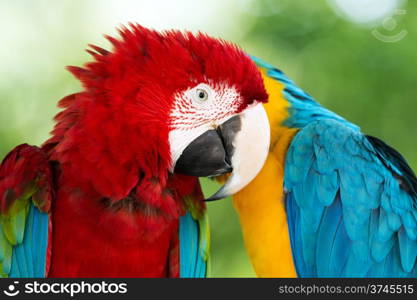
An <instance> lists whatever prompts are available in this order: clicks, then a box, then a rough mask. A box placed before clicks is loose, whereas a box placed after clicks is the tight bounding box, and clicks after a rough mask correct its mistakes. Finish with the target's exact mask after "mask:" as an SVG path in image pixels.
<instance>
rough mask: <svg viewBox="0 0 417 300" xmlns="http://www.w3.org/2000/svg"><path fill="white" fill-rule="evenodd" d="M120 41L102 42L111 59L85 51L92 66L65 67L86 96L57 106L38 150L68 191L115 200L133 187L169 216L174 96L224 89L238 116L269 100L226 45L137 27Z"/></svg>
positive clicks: (240, 56)
mask: <svg viewBox="0 0 417 300" xmlns="http://www.w3.org/2000/svg"><path fill="white" fill-rule="evenodd" d="M120 35H121V38H120V39H115V38H112V37H107V38H108V40H109V41H110V42H111V43H112V44H113V50H112V51H111V52H109V51H106V50H104V49H101V48H99V47H96V46H91V48H92V49H93V50H95V51H91V50H88V51H89V53H91V54H92V55H93V57H94V59H95V60H94V61H93V62H90V63H88V64H86V65H85V67H84V68H79V67H68V69H69V70H70V71H71V72H72V73H73V74H74V75H75V76H76V77H77V78H78V79H79V80H80V81H81V82H82V84H83V87H84V91H83V92H81V93H78V94H75V95H70V96H68V97H66V98H64V99H62V100H61V101H60V104H59V105H60V107H62V108H64V111H62V112H61V113H59V114H58V115H57V116H56V118H55V120H56V121H57V125H56V126H55V129H54V131H53V132H52V134H53V137H52V138H51V139H50V140H49V141H48V142H47V143H46V144H45V145H44V147H45V148H46V149H48V150H49V151H50V155H51V158H52V159H55V160H57V161H59V163H60V165H61V169H62V171H63V173H62V174H63V176H65V179H66V180H67V181H68V182H69V183H70V185H72V186H73V187H78V188H81V190H83V191H94V192H96V193H98V194H99V195H101V196H102V197H106V198H109V199H111V200H112V201H117V200H120V199H122V198H125V197H127V196H128V195H129V193H131V192H132V190H133V189H134V188H135V187H136V186H138V185H139V187H138V188H137V189H136V190H137V191H138V192H139V191H140V194H141V195H142V196H143V195H144V193H145V194H146V195H147V196H146V197H147V198H148V199H147V200H146V201H147V202H149V203H151V204H153V205H157V206H160V207H161V208H162V209H164V210H165V211H169V210H172V209H174V208H173V206H172V205H171V204H172V203H171V204H169V201H163V202H164V203H159V202H161V200H160V199H162V198H164V197H165V196H166V197H168V196H167V195H165V196H164V197H162V196H161V195H164V188H165V186H166V180H167V176H168V169H169V165H170V151H169V144H168V131H169V126H168V124H169V112H170V110H171V107H172V106H173V101H174V94H175V93H177V92H179V91H182V90H185V89H187V88H189V87H192V86H194V85H195V84H196V83H199V82H205V81H208V80H209V81H211V82H224V83H228V84H230V85H233V86H234V87H235V88H236V89H237V91H238V92H239V93H240V95H241V96H242V99H241V103H240V106H239V110H242V109H244V108H245V107H246V106H247V105H249V104H250V103H252V102H253V101H254V100H257V101H262V102H263V101H266V100H267V94H266V92H265V89H264V86H263V83H262V78H261V75H260V73H259V71H258V70H257V68H256V66H255V64H254V63H253V62H252V61H251V59H250V58H249V57H248V56H247V55H246V54H245V53H244V52H243V51H241V50H240V49H239V48H237V47H236V46H234V45H232V44H229V43H227V42H225V41H221V40H217V39H213V38H211V37H208V36H206V35H204V34H197V35H193V34H191V33H189V32H185V33H182V32H179V31H167V32H162V33H160V32H157V31H154V30H150V29H146V28H144V27H141V26H139V25H131V26H130V28H122V29H121V30H120ZM152 195H153V196H152ZM139 196H140V195H139ZM166 197H165V198H166ZM171 202H172V201H171ZM170 213H174V212H172V211H171V212H170Z"/></svg>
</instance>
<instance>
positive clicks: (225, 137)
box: [174, 104, 270, 201]
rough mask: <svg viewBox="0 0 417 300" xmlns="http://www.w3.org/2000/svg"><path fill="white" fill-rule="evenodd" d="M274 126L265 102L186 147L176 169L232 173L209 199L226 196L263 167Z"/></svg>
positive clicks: (203, 173)
mask: <svg viewBox="0 0 417 300" xmlns="http://www.w3.org/2000/svg"><path fill="white" fill-rule="evenodd" d="M269 141H270V128H269V121H268V117H267V115H266V112H265V110H264V108H263V106H262V104H255V105H253V106H251V107H249V108H247V109H245V110H244V111H243V112H242V113H240V114H238V115H236V116H234V117H232V118H230V119H228V120H227V121H226V122H224V123H223V124H221V125H220V126H218V127H217V129H213V130H208V131H206V132H205V133H203V134H202V135H200V136H199V137H197V138H196V139H195V140H194V141H193V142H191V143H190V144H189V145H188V146H187V147H186V148H185V150H184V151H183V153H182V154H181V156H180V157H179V159H178V160H177V162H176V165H175V168H174V172H175V173H181V174H186V175H190V176H198V177H213V176H219V175H222V174H226V173H231V175H230V176H229V178H228V180H227V181H226V183H225V184H224V185H223V186H222V187H221V188H220V190H219V191H217V192H216V193H215V194H214V195H213V196H211V197H209V198H208V199H206V201H213V200H218V199H221V198H226V197H228V196H230V195H232V194H235V193H237V192H238V191H240V190H241V189H242V188H244V187H245V186H246V185H247V184H248V183H249V182H250V181H252V179H254V178H255V177H256V175H257V174H258V173H259V171H260V170H261V169H262V167H263V165H264V163H265V160H266V157H267V155H268V152H269Z"/></svg>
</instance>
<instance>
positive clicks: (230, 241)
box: [0, 0, 417, 277]
mask: <svg viewBox="0 0 417 300" xmlns="http://www.w3.org/2000/svg"><path fill="white" fill-rule="evenodd" d="M57 2H58V1H57ZM57 2H54V3H57ZM242 2H247V3H249V4H250V6H249V7H246V9H244V10H240V11H239V13H238V14H237V15H238V17H236V23H238V24H240V25H239V26H242V34H241V35H239V36H237V37H233V36H232V37H230V35H228V33H227V32H228V28H224V34H223V36H224V37H227V38H229V39H231V40H232V41H234V42H237V43H238V44H240V45H241V46H242V47H243V48H244V49H245V50H247V51H248V52H249V53H250V54H252V55H255V56H258V57H261V58H263V59H264V60H266V61H268V62H269V63H271V64H273V65H275V66H277V67H278V68H280V69H282V70H283V71H284V72H285V73H286V74H287V75H288V76H289V77H290V78H292V79H293V80H295V81H296V82H297V83H298V85H299V86H300V87H301V88H303V89H304V90H306V91H307V92H308V93H310V94H311V95H313V97H314V98H315V99H316V100H317V101H319V102H320V103H322V104H323V105H325V106H326V107H328V108H329V109H331V110H333V111H335V112H337V113H339V114H340V115H342V116H343V117H345V118H347V119H348V120H350V121H352V122H354V123H356V124H357V125H359V126H361V128H362V130H363V131H364V132H365V133H367V134H371V135H375V136H377V137H379V138H381V139H383V140H384V141H386V142H387V143H389V144H390V145H392V146H393V147H395V148H396V149H398V150H399V151H400V152H401V153H403V154H404V156H405V157H406V158H407V160H408V161H409V162H410V164H411V166H412V167H413V168H414V170H417V154H416V152H415V149H416V141H417V130H416V128H417V118H416V111H417V76H416V66H417V55H416V45H417V18H415V16H416V14H417V2H416V1H408V2H406V3H404V5H403V7H402V8H403V9H405V10H406V14H405V15H404V16H398V17H395V19H396V20H397V24H396V25H397V26H396V27H395V28H394V29H395V30H391V31H388V30H387V29H386V28H383V27H382V26H381V25H382V22H383V19H381V20H376V21H374V23H372V24H371V23H370V24H356V23H354V22H351V21H349V20H348V19H346V18H342V17H340V16H341V14H340V12H337V11H336V10H335V7H334V6H333V5H329V3H330V2H331V1H330V0H329V1H311V0H297V1H294V0H279V1H272V0H256V1H241V2H239V3H242ZM59 3H60V4H52V2H51V1H0V24H1V25H3V26H2V28H3V31H4V32H2V36H1V37H0V43H1V44H2V47H1V48H0V55H1V56H0V77H1V80H0V158H1V157H3V156H4V155H5V154H6V153H7V152H8V151H10V150H11V149H12V148H13V147H14V146H15V145H17V144H20V143H23V142H27V143H30V144H40V143H42V141H43V140H45V139H46V138H47V136H48V131H50V129H51V128H52V126H53V122H52V118H53V115H54V114H55V113H56V112H57V108H56V102H57V100H59V99H60V98H62V97H63V96H65V95H67V94H69V93H72V92H75V91H77V90H79V88H80V87H79V84H78V83H77V82H76V81H75V80H74V79H73V78H71V76H70V75H69V74H68V73H67V72H66V71H64V69H63V66H65V65H81V64H82V63H83V62H85V61H87V60H88V56H87V55H86V54H84V53H83V52H82V51H80V50H81V49H83V48H85V47H86V44H87V43H98V44H101V45H103V46H106V44H105V42H104V40H103V39H102V38H101V36H100V33H106V31H104V30H103V29H104V28H105V26H101V27H100V26H98V25H97V26H95V27H94V24H95V23H97V20H98V17H97V16H96V15H95V14H94V13H90V12H91V11H92V7H93V6H94V4H98V3H100V4H101V5H106V2H96V1H92V0H89V1H59ZM219 3H220V2H219ZM236 3H238V2H236ZM118 5H119V4H118ZM120 5H123V1H120ZM219 7H221V5H220V4H219ZM219 9H220V8H219ZM239 9H240V8H239V6H238V5H237V6H236V10H239ZM108 10H111V8H108ZM185 12H187V10H185ZM223 13H224V12H223ZM392 13H394V12H392ZM223 17H225V16H224V14H223V15H220V17H219V14H217V13H216V14H215V15H214V14H213V16H212V18H223ZM136 21H138V22H140V20H136ZM1 22H4V23H1ZM5 24H8V25H9V27H6V26H5ZM12 24H13V27H12V26H11V25H12ZM206 29H207V31H209V32H210V30H209V28H201V30H203V31H206ZM106 30H107V28H106ZM373 30H379V31H380V32H382V33H384V34H386V35H393V34H396V30H397V31H401V30H406V31H407V35H406V36H405V37H404V38H403V39H401V40H400V41H398V42H395V43H386V42H383V41H381V40H379V39H377V38H376V37H375V36H374V35H373V34H372V31H373ZM230 32H232V31H230ZM230 32H229V33H230ZM6 38H7V43H6V42H5V40H4V39H6ZM14 41H16V43H14ZM17 41H18V42H17ZM202 182H203V187H204V191H205V193H206V194H207V195H208V194H211V193H213V192H214V191H215V189H216V188H218V185H217V184H216V183H214V182H212V181H209V180H205V179H204V180H202ZM259 201H260V205H261V202H262V199H259ZM209 214H210V222H211V231H212V259H211V261H212V266H211V275H212V276H216V277H229V276H245V277H247V276H253V275H254V273H253V270H252V268H251V266H250V263H249V261H248V259H247V255H246V253H245V251H244V248H243V242H242V237H241V233H240V229H239V224H238V218H237V216H236V214H235V213H234V211H233V207H232V203H231V200H230V199H226V200H222V201H216V202H214V203H210V204H209ZM265 246H267V245H265Z"/></svg>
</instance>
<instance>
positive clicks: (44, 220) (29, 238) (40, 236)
mask: <svg viewBox="0 0 417 300" xmlns="http://www.w3.org/2000/svg"><path fill="white" fill-rule="evenodd" d="M48 222H49V216H48V214H47V213H42V212H40V211H39V209H38V208H37V207H35V206H34V205H33V204H32V203H31V204H30V207H29V214H28V216H27V219H26V224H25V232H24V238H23V241H22V243H21V244H18V245H16V246H14V247H13V252H12V264H11V269H10V274H9V277H38V278H41V277H45V270H46V249H47V246H48Z"/></svg>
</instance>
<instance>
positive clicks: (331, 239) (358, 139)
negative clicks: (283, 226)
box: [284, 119, 417, 277]
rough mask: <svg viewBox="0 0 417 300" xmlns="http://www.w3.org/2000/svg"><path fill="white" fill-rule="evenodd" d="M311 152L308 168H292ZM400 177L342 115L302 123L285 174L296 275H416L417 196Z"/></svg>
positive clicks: (288, 157)
mask: <svg viewBox="0 0 417 300" xmlns="http://www.w3.org/2000/svg"><path fill="white" fill-rule="evenodd" d="M306 145H309V146H306ZM299 149H301V150H299ZM306 149H307V151H306ZM308 151H310V153H308ZM305 157H307V158H305ZM311 157H313V164H312V167H310V168H309V169H308V170H307V169H306V168H305V167H301V168H298V169H297V168H296V167H294V166H296V165H298V164H299V162H300V161H305V160H307V161H308V162H309V164H310V161H311ZM321 163H324V164H325V165H326V167H325V168H323V166H320V164H321ZM399 176H400V174H395V173H393V169H389V168H387V166H386V164H384V163H383V162H381V156H378V155H377V151H376V150H373V148H372V145H371V144H370V143H369V141H368V139H367V138H366V136H364V135H362V133H360V131H358V130H355V129H354V128H352V127H348V126H344V124H343V123H341V122H340V121H338V120H334V119H333V120H332V119H327V120H326V119H324V120H318V121H315V122H312V123H311V124H309V125H307V126H305V127H304V128H303V129H301V130H300V132H299V133H298V134H297V135H296V136H295V138H294V140H293V141H292V143H291V145H290V148H289V150H288V154H287V158H286V170H285V178H284V181H285V183H284V184H285V187H286V190H287V191H288V193H289V194H288V195H287V212H288V215H289V216H288V222H289V223H290V226H289V228H290V237H291V240H292V247H293V253H294V260H295V264H296V265H297V266H300V268H298V267H297V271H298V275H299V276H339V275H340V276H345V277H363V276H394V277H395V276H416V275H417V273H415V264H416V256H417V241H416V235H415V232H416V218H415V215H416V211H415V201H416V199H415V197H414V195H413V194H410V193H408V192H407V191H405V190H404V189H403V188H402V186H401V178H400V177H399ZM339 178H340V180H339ZM294 216H295V217H294ZM296 228H300V230H296ZM300 237H301V238H300ZM301 253H302V255H300V254H301ZM312 258H313V261H312ZM301 260H302V261H301ZM305 266H307V268H306V267H305Z"/></svg>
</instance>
